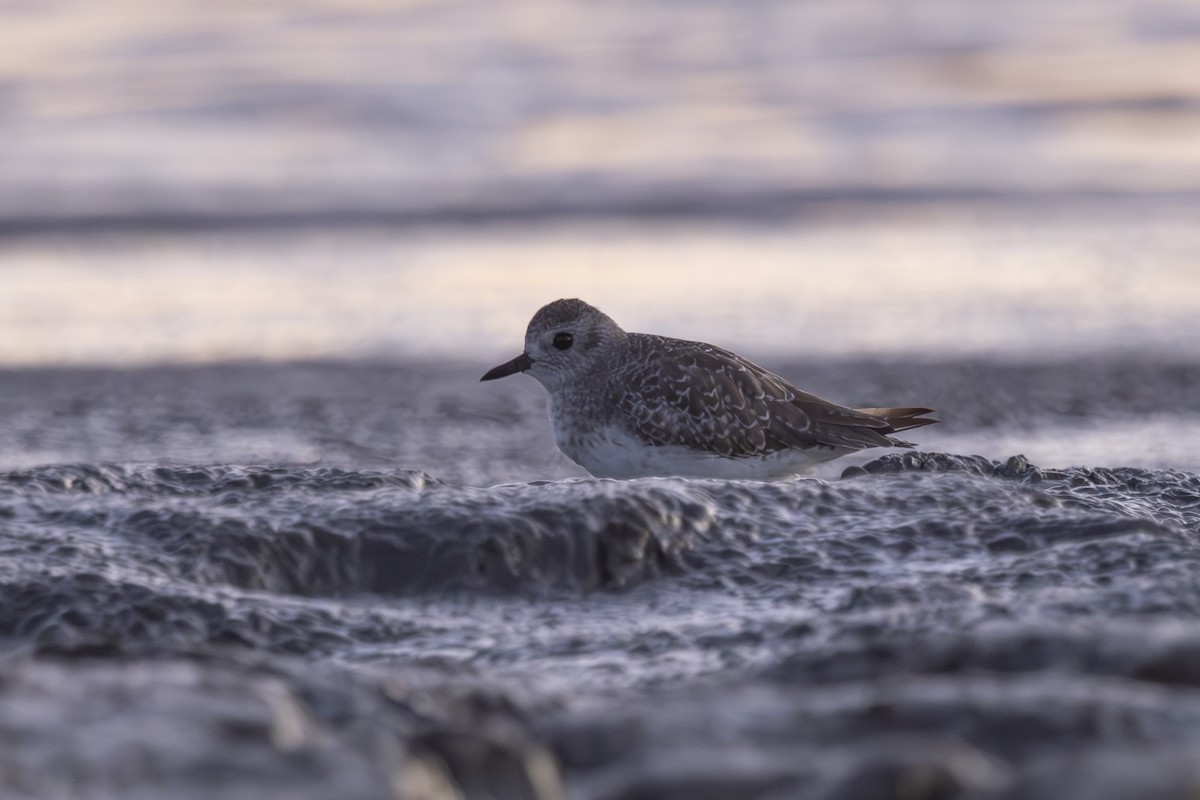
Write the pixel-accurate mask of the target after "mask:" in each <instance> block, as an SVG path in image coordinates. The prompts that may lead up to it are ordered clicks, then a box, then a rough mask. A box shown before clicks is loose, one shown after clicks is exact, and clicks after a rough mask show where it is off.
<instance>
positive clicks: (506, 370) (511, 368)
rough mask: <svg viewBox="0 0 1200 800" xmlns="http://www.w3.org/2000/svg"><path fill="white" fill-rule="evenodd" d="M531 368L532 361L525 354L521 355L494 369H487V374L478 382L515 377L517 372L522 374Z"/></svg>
mask: <svg viewBox="0 0 1200 800" xmlns="http://www.w3.org/2000/svg"><path fill="white" fill-rule="evenodd" d="M532 366H533V359H532V358H530V357H529V355H528V354H527V353H521V355H519V356H517V357H516V358H514V359H513V360H512V361H509V362H507V363H505V364H501V365H500V366H498V367H496V368H494V369H489V370H488V371H487V373H486V374H484V376H483V377H482V378H480V379H479V380H481V381H494V380H496V378H507V377H508V376H509V375H515V374H517V373H518V372H524V371H525V370H527V369H529V368H530V367H532Z"/></svg>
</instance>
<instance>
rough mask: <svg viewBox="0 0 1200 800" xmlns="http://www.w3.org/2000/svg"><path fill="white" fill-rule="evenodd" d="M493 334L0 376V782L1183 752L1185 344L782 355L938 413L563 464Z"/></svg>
mask: <svg viewBox="0 0 1200 800" xmlns="http://www.w3.org/2000/svg"><path fill="white" fill-rule="evenodd" d="M480 371H481V370H480V369H478V368H476V367H465V366H464V367H447V366H441V367H435V366H422V365H399V364H397V365H386V364H374V365H372V364H353V363H325V364H294V365H282V366H268V365H230V366H200V367H188V368H144V369H135V370H99V369H96V370H80V369H69V368H64V369H41V370H9V371H7V372H5V373H4V374H3V379H4V382H5V385H6V386H7V387H9V390H10V391H9V392H8V393H7V394H6V395H5V399H4V401H3V402H4V407H3V413H4V415H5V417H6V419H8V420H9V421H10V424H9V425H8V426H6V428H5V433H4V446H3V453H4V459H5V461H4V464H3V466H4V467H5V469H7V470H8V471H7V472H6V473H4V474H3V475H0V526H2V527H3V530H4V537H3V543H4V551H3V553H2V554H0V597H2V598H3V602H2V603H0V609H2V611H0V634H3V636H4V637H5V638H6V641H7V650H6V655H5V656H4V674H5V681H4V683H3V685H2V686H0V708H3V710H4V711H3V713H0V726H3V731H2V735H3V736H4V738H5V740H6V741H8V742H9V745H7V746H6V748H5V751H4V755H3V756H0V758H3V759H4V764H5V769H4V770H3V771H2V774H3V775H4V781H5V784H4V790H5V792H6V794H8V795H9V796H28V797H72V796H89V797H108V796H112V797H117V796H122V797H129V796H159V797H163V796H168V797H207V796H213V795H214V794H220V795H221V796H231V797H243V796H244V797H258V796H274V797H328V796H334V795H336V796H347V797H364V798H367V797H396V796H399V797H414V798H415V797H433V798H442V797H445V798H450V797H458V796H463V795H464V794H465V796H467V797H484V796H493V795H488V794H486V793H485V790H486V791H491V792H498V793H501V794H500V795H499V796H506V797H536V798H553V797H567V796H569V797H580V798H597V799H599V798H614V799H615V798H628V797H654V798H695V797H713V798H718V797H720V798H726V797H806V798H807V797H813V798H832V797H845V798H852V797H853V798H874V797H901V796H902V797H968V798H1017V797H1021V798H1024V797H1080V798H1083V797H1088V798H1125V797H1130V798H1132V797H1147V796H1162V797H1185V796H1187V795H1186V792H1187V791H1190V790H1192V789H1194V788H1195V781H1196V773H1195V771H1194V764H1195V763H1197V762H1196V759H1197V756H1198V755H1200V689H1198V686H1200V673H1198V672H1197V668H1196V664H1197V663H1200V660H1198V654H1200V628H1197V626H1196V624H1195V622H1194V620H1195V618H1196V614H1197V612H1200V477H1198V476H1197V474H1196V471H1197V464H1196V462H1195V461H1194V460H1191V461H1188V460H1186V459H1187V458H1191V459H1194V455H1192V454H1188V455H1186V456H1185V460H1184V461H1182V462H1179V463H1176V464H1172V463H1170V460H1171V459H1173V458H1175V457H1178V456H1181V454H1183V451H1184V448H1181V447H1174V446H1173V445H1172V444H1170V442H1169V441H1166V440H1168V439H1169V437H1168V436H1167V435H1166V433H1165V432H1163V431H1161V430H1160V429H1169V430H1173V431H1175V432H1176V436H1177V438H1180V439H1186V438H1191V437H1194V432H1195V427H1194V425H1195V422H1194V421H1195V420H1196V419H1197V418H1200V409H1197V408H1196V403H1197V402H1198V401H1197V400H1196V398H1197V397H1200V392H1197V387H1198V385H1200V371H1198V370H1197V368H1196V367H1195V366H1194V365H1188V364H1181V363H1154V362H1153V361H1150V360H1146V359H1143V360H1139V361H1136V362H1127V361H1121V360H1114V361H1101V360H1095V361H1091V362H1078V361H1076V362H1072V363H1070V364H1061V363H1060V364H1012V363H1009V364H1005V365H989V364H986V363H981V362H974V361H973V362H953V361H952V362H944V363H933V364H923V365H916V366H915V367H909V368H907V369H904V370H903V372H904V374H905V375H906V376H907V380H905V381H901V380H900V375H899V373H900V372H901V370H900V368H899V367H897V366H896V365H887V364H880V363H875V362H859V363H851V364H849V365H846V364H841V365H835V364H831V363H821V362H810V363H803V364H801V363H797V364H794V365H792V366H791V367H788V368H785V369H783V370H781V371H782V372H783V373H784V374H786V375H788V376H789V377H794V378H796V379H797V380H801V379H803V382H804V383H805V385H807V386H811V387H813V388H814V389H819V390H820V391H821V392H823V393H826V394H830V395H831V396H839V397H846V398H852V399H861V400H862V401H863V402H866V401H867V400H868V399H869V398H872V397H878V396H880V395H881V393H884V392H886V393H887V394H888V396H889V398H893V399H895V400H896V401H897V402H908V399H909V397H908V393H911V394H912V395H913V396H916V395H917V394H919V395H920V396H921V398H922V399H927V400H930V401H932V402H934V403H935V404H937V405H939V407H940V408H941V409H942V414H943V416H944V417H945V419H946V420H947V421H946V422H945V423H943V426H940V427H943V428H944V430H943V431H941V432H940V433H936V432H937V431H938V428H936V427H935V428H931V429H928V431H921V432H920V433H921V434H922V436H921V437H920V438H922V439H923V440H924V441H925V442H926V444H927V447H926V448H925V449H922V450H920V451H908V452H894V453H891V454H886V453H885V454H882V457H879V458H875V457H874V456H872V457H869V458H867V457H864V458H860V459H859V462H860V464H861V465H860V466H855V465H853V464H851V466H849V467H846V468H845V470H844V474H839V473H841V472H842V467H843V466H844V465H841V464H838V465H836V466H832V467H831V469H830V471H829V472H828V474H825V475H824V476H823V477H822V478H800V479H796V480H791V481H784V482H778V483H752V482H727V481H688V480H680V479H646V480H636V481H598V480H593V479H590V478H580V477H572V476H577V475H579V474H580V473H579V471H578V469H577V468H576V467H574V466H573V465H570V464H569V462H566V460H565V459H563V458H562V457H561V456H559V455H558V454H556V453H554V451H553V449H552V445H551V444H550V439H549V432H548V426H547V423H546V421H545V419H544V416H543V414H544V400H543V398H542V396H541V394H540V392H541V390H540V389H539V388H537V387H536V386H535V385H533V382H532V381H528V380H526V379H513V380H510V381H509V382H507V383H505V384H499V385H496V386H492V385H489V386H479V385H478V384H476V383H474V381H475V379H476V377H477V375H478V374H479V372H480ZM900 383H906V384H908V386H907V388H904V387H901V386H899V385H898V384H900ZM997 386H1005V387H1008V389H1009V393H1007V394H1004V395H1003V396H996V394H995V392H992V391H990V389H992V388H994V387H997ZM915 387H929V388H928V389H925V388H915ZM1106 387H1108V388H1106ZM897 395H899V396H897ZM1144 418H1151V419H1153V420H1155V422H1154V424H1153V425H1152V426H1148V427H1143V428H1138V429H1136V430H1137V431H1139V432H1145V431H1160V432H1159V434H1158V435H1159V437H1160V439H1162V441H1159V440H1155V441H1156V443H1157V444H1152V445H1151V446H1148V447H1147V448H1145V450H1144V451H1143V452H1142V458H1143V459H1144V461H1145V462H1146V468H1132V467H1128V466H1121V465H1120V462H1119V461H1117V462H1114V463H1113V464H1112V466H1110V467H1096V466H1091V467H1073V466H1070V463H1071V460H1072V459H1071V455H1070V454H1071V453H1072V450H1071V447H1072V446H1073V445H1072V444H1071V441H1072V439H1073V437H1072V436H1071V435H1070V431H1072V430H1088V431H1091V432H1096V431H1103V429H1104V427H1105V424H1106V421H1107V420H1109V419H1114V420H1117V419H1124V420H1138V419H1144ZM1189 425H1191V426H1193V427H1189ZM1046 431H1057V433H1056V434H1055V435H1053V436H1045V435H1043V434H1044V432H1046ZM927 433H928V435H926V434H927ZM935 435H940V436H941V437H943V438H941V439H940V440H939V439H936V438H935ZM1022 436H1023V437H1024V439H1025V442H1024V443H1026V444H1029V445H1030V447H1031V448H1036V447H1041V448H1043V453H1044V454H1045V458H1044V459H1040V460H1039V461H1040V463H1038V464H1037V465H1035V464H1032V463H1030V462H1029V461H1028V460H1026V459H1025V458H1023V457H1020V456H1014V455H1013V454H1012V453H1011V452H1008V453H1007V454H1003V452H1004V448H1006V447H1008V444H1009V442H1011V441H1013V440H1014V439H1018V438H1022ZM914 438H917V437H914ZM1082 438H1085V439H1086V438H1087V437H1086V436H1085V437H1082ZM1192 440H1194V438H1193V439H1192ZM931 441H932V442H935V443H936V445H939V446H935V445H934V444H930V442H931ZM945 443H951V444H954V445H955V446H954V447H953V448H951V449H953V450H956V451H959V452H970V451H971V450H972V449H977V450H980V451H984V452H985V455H982V456H954V455H945V454H941V453H939V452H936V450H939V449H944V448H942V447H940V445H942V444H945ZM972 445H977V447H975V448H972ZM1074 446H1078V445H1074ZM1084 447H1085V449H1084V450H1083V451H1078V450H1077V451H1075V452H1083V453H1084V454H1085V455H1088V454H1089V453H1088V451H1087V450H1086V445H1085V446H1084ZM989 448H991V450H989ZM156 452H157V453H169V454H171V455H172V456H173V457H172V458H168V459H163V458H161V457H160V458H157V459H155V458H154V457H153V456H152V455H151V454H152V453H156ZM1096 452H1098V450H1093V451H1091V452H1090V454H1091V455H1094V454H1095V453H1096ZM25 460H27V461H30V462H41V463H46V462H51V461H52V462H57V463H58V464H59V465H58V466H33V465H25V464H22V463H21V462H22V461H25ZM1089 460H1090V459H1089ZM172 462H173V463H172ZM1084 463H1086V461H1085V462H1084ZM1180 467H1185V468H1187V469H1186V470H1184V469H1180ZM1187 470H1191V471H1187ZM548 479H550V480H548ZM64 720H65V721H67V722H68V723H69V724H64ZM1080 775H1083V776H1084V777H1083V778H1081V777H1080ZM1152 790H1156V791H1159V792H1160V793H1159V794H1157V795H1152V794H1149V792H1151V791H1152ZM456 792H458V793H459V794H456ZM505 793H507V794H505Z"/></svg>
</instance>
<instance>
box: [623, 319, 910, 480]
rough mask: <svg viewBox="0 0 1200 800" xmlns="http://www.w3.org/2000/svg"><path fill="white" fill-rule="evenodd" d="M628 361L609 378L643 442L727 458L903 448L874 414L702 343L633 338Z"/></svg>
mask: <svg viewBox="0 0 1200 800" xmlns="http://www.w3.org/2000/svg"><path fill="white" fill-rule="evenodd" d="M630 345H631V348H632V350H633V353H631V355H632V356H634V357H633V358H631V359H630V360H629V362H628V363H627V364H626V366H625V367H624V368H623V369H621V370H620V371H618V372H615V373H614V374H613V375H612V376H611V383H610V387H611V391H612V394H613V399H614V401H615V404H616V406H617V408H618V409H619V410H620V412H621V414H622V415H623V416H624V417H625V420H626V422H627V423H628V424H629V427H630V428H631V429H632V430H633V432H634V433H636V434H637V435H638V436H640V437H642V438H643V439H645V440H646V441H647V442H649V443H651V444H656V445H681V446H683V447H688V448H691V449H694V450H701V451H707V452H711V453H713V454H714V455H720V456H725V457H729V458H748V457H754V456H763V455H768V454H770V453H774V452H777V451H779V450H784V449H789V448H794V449H801V450H807V449H810V448H814V447H817V448H824V449H846V450H858V449H861V448H864V447H881V446H882V447H887V446H896V445H901V444H905V443H903V442H898V441H896V440H893V439H890V438H888V436H887V435H886V434H887V433H890V432H891V430H892V428H891V426H890V425H889V423H888V422H887V421H886V420H884V419H881V418H879V417H875V416H870V415H868V414H863V413H860V412H858V411H855V410H854V409H850V408H845V407H842V406H838V405H835V404H833V403H829V402H827V401H825V400H822V399H820V398H818V397H814V396H813V395H810V394H806V393H805V392H802V391H800V390H799V389H797V388H796V387H794V386H792V385H791V384H790V383H788V382H787V381H785V380H784V379H783V378H780V377H779V376H778V375H775V374H773V373H771V372H768V371H767V370H765V369H763V368H762V367H759V366H758V365H756V364H753V363H751V362H749V361H747V360H746V359H744V358H741V357H740V356H738V355H736V354H734V353H731V352H729V351H728V350H723V349H721V348H719V347H714V346H712V345H708V344H703V343H701V342H688V341H683V340H680V339H669V338H665V337H660V336H650V335H647V334H632V335H631V342H630Z"/></svg>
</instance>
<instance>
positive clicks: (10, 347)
mask: <svg viewBox="0 0 1200 800" xmlns="http://www.w3.org/2000/svg"><path fill="white" fill-rule="evenodd" d="M0 44H3V47H0V141H3V142H4V147H2V148H0V280H3V282H4V289H5V291H3V292H0V365H10V366H12V365H33V364H116V365H128V364H150V363H199V362H209V361H226V360H245V359H249V360H254V359H267V360H271V359H284V360H294V359H305V358H379V357H383V358H389V359H398V360H405V359H415V358H432V359H444V358H454V359H456V360H462V361H472V362H483V361H488V360H490V359H491V358H493V357H495V356H497V355H500V354H503V353H508V352H510V351H514V350H515V349H516V348H518V347H519V346H520V342H521V337H522V335H523V332H524V327H525V323H526V321H527V320H528V318H529V317H530V316H531V315H532V313H533V312H534V311H535V310H536V309H537V307H539V306H540V305H541V304H543V303H545V302H547V301H549V300H552V299H555V298H556V297H559V296H581V297H583V298H584V299H586V300H588V301H590V302H592V303H594V304H595V305H597V306H599V307H601V308H602V309H604V310H605V311H607V312H609V313H610V314H611V315H612V316H614V318H616V319H617V320H618V321H619V322H621V323H622V324H624V325H626V326H627V327H629V328H630V329H635V330H637V329H641V330H652V331H654V332H658V333H664V334H668V335H675V336H679V337H683V338H696V339H703V340H706V341H712V342H715V343H718V344H722V345H725V346H729V347H733V348H735V349H739V350H745V351H747V352H748V354H751V355H753V356H756V357H760V358H766V357H782V356H788V355H797V354H814V355H816V356H834V355H841V354H859V355H862V354H867V355H871V354H878V355H882V356H885V357H888V356H893V355H905V356H909V357H915V356H920V355H922V354H924V355H927V356H929V357H944V356H959V355H966V356H991V357H1045V358H1056V357H1062V356H1067V355H1070V354H1072V353H1085V354H1086V353H1099V352H1109V351H1114V350H1115V351H1121V352H1130V353H1151V354H1152V353H1164V354H1166V356H1167V357H1173V356H1172V354H1181V355H1185V356H1186V355H1187V354H1189V353H1190V352H1191V345H1190V342H1192V341H1196V340H1197V337H1200V322H1197V318H1198V317H1200V314H1197V313H1196V311H1197V310H1198V309H1200V266H1198V265H1200V233H1197V231H1196V229H1197V227H1198V226H1196V225H1195V220H1196V219H1200V46H1198V45H1200V6H1197V5H1196V4H1192V3H1180V2H1166V1H1165V0H1163V1H1156V2H1135V0H1099V1H1098V2H1086V1H1085V0H1069V2H1061V3H1053V4H1046V3H1040V2H1034V1H1033V0H1019V2H1014V3H1009V4H1005V5H1003V7H997V6H994V5H993V4H988V3H984V2H982V0H974V1H970V2H946V1H945V0H915V2H907V3H898V2H888V1H887V0H851V2H846V3H839V4H836V5H832V6H831V5H820V4H797V3H788V2H782V0H779V1H769V0H763V1H761V2H751V3H746V2H736V0H713V1H712V2H705V3H701V4H680V3H677V2H672V0H649V1H648V2H638V3H632V2H625V3H610V4H604V5H601V6H596V5H594V4H587V3H584V2H582V1H581V0H571V1H568V0H544V1H536V2H535V1H531V2H512V3H503V4H495V3H487V2H483V0H463V1H462V2H453V3H434V2H406V3H402V4H396V3H385V2H382V1H376V0H353V2H333V0H307V1H306V2H302V3H294V4H280V3H268V2H216V3H202V2H198V0H167V1H166V2H156V3H152V2H145V1H138V0H118V2H113V3H107V4H103V5H99V6H97V5H92V4H88V3H85V2H83V0H58V1H57V2H53V3H40V2H34V1H33V0H27V1H26V2H12V3H7V4H5V5H4V6H3V7H0Z"/></svg>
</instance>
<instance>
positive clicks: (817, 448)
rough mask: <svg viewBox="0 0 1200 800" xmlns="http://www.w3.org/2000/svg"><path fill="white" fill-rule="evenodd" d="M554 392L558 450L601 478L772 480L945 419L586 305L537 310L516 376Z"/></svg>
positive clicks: (513, 370)
mask: <svg viewBox="0 0 1200 800" xmlns="http://www.w3.org/2000/svg"><path fill="white" fill-rule="evenodd" d="M521 372H524V373H528V374H529V375H531V376H533V377H534V378H536V379H537V380H538V381H539V382H540V383H541V384H542V386H543V387H544V388H545V389H546V392H547V395H548V396H549V414H550V423H551V425H552V426H553V429H554V440H555V443H556V444H557V446H558V449H559V450H561V451H562V452H563V454H565V455H566V456H567V457H568V458H570V459H571V460H572V461H574V462H575V463H576V464H578V465H579V466H581V467H583V468H584V469H585V470H587V471H588V472H589V473H590V474H591V475H593V476H594V477H597V478H618V479H629V478H641V477H683V478H723V479H734V480H760V481H761V480H774V479H779V478H786V477H790V476H794V475H798V474H802V473H804V472H807V471H809V470H810V469H811V468H812V467H813V466H815V465H817V464H819V463H821V462H824V461H828V460H830V459H833V458H837V457H839V456H842V455H845V454H847V453H852V452H855V451H858V450H864V449H866V448H871V447H912V446H913V445H912V444H911V443H910V442H905V441H902V440H900V439H895V438H892V434H894V433H897V432H899V431H904V430H908V429H910V428H919V427H921V426H923V425H932V424H933V423H935V422H938V421H939V420H937V419H932V418H929V417H927V416H926V415H928V414H933V413H936V412H935V411H934V409H932V408H924V407H908V408H849V407H846V406H841V405H838V404H836V403H831V402H829V401H827V400H822V399H821V398H819V397H816V396H815V395H812V394H809V393H807V392H804V391H801V390H800V389H798V388H796V387H795V386H793V385H792V384H791V383H790V382H788V381H787V380H785V379H784V378H781V377H780V376H778V375H776V374H775V373H773V372H770V371H768V370H766V369H764V368H763V367H760V366H758V365H757V364H754V363H753V362H751V361H749V360H747V359H745V358H743V357H742V356H739V355H737V354H736V353H733V352H730V351H729V350H725V349H723V348H720V347H717V346H715V345H711V344H706V343H704V342H694V341H687V340H683V339H673V338H670V337H666V336H656V335H652V334H645V333H630V332H627V331H625V330H624V329H622V328H621V326H620V325H618V324H617V323H616V322H614V321H613V320H612V319H611V318H610V317H609V316H608V315H606V314H605V313H603V312H602V311H600V310H599V309H597V308H594V307H593V306H591V305H588V304H587V303H585V302H584V301H582V300H579V299H575V298H572V299H562V300H555V301H554V302H552V303H549V304H547V305H545V306H543V307H542V308H541V309H539V310H538V312H537V313H536V314H534V315H533V318H532V319H531V320H530V322H529V326H528V328H527V329H526V331H525V349H524V352H522V353H521V354H520V355H519V356H517V357H516V358H514V359H512V360H511V361H508V362H505V363H504V364H501V365H499V366H497V367H495V368H493V369H491V370H489V371H488V372H487V373H486V374H484V375H483V377H482V378H480V380H481V381H492V380H496V379H498V378H504V377H507V376H509V375H515V374H517V373H521Z"/></svg>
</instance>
